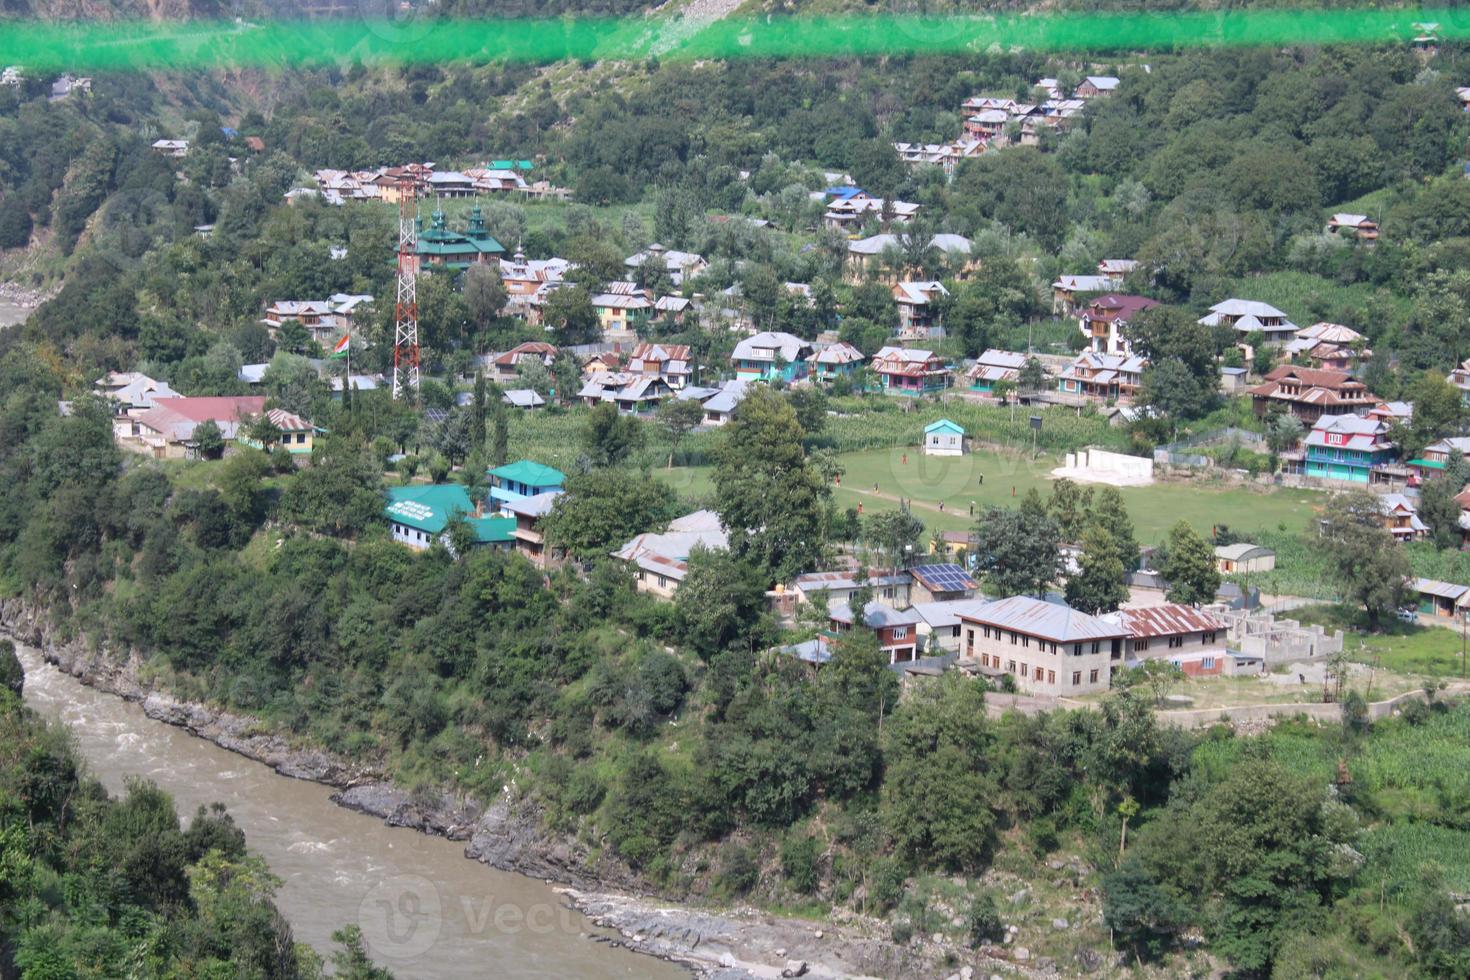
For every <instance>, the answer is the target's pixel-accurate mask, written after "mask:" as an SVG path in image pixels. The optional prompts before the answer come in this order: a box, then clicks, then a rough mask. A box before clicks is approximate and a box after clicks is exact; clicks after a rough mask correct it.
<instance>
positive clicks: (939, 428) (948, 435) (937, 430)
mask: <svg viewBox="0 0 1470 980" xmlns="http://www.w3.org/2000/svg"><path fill="white" fill-rule="evenodd" d="M964 454H965V430H964V428H963V427H962V426H961V425H960V424H959V423H958V422H951V421H950V420H949V419H940V420H938V421H937V422H930V423H929V424H928V425H926V426H924V455H925V456H963V455H964Z"/></svg>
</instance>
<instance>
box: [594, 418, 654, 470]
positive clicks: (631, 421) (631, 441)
mask: <svg viewBox="0 0 1470 980" xmlns="http://www.w3.org/2000/svg"><path fill="white" fill-rule="evenodd" d="M645 436H646V433H645V432H644V431H643V423H642V422H640V421H638V420H637V419H635V418H633V417H632V416H631V415H623V414H621V413H619V412H618V407H617V406H616V405H614V404H613V403H612V402H601V403H599V404H598V405H597V407H596V408H594V409H592V411H591V412H590V413H589V414H588V415H587V422H586V424H585V425H584V426H583V427H582V446H583V448H584V449H585V450H586V452H587V456H588V458H590V459H591V460H592V462H593V463H594V464H595V465H597V466H616V465H618V464H619V463H621V462H623V461H624V460H626V459H627V458H628V457H629V456H631V455H632V454H633V453H634V452H636V451H637V450H639V449H641V448H643V442H644V439H645Z"/></svg>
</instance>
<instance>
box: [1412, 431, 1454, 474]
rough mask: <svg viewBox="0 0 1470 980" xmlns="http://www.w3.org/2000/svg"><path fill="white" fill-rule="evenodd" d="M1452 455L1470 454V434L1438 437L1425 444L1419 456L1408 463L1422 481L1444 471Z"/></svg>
mask: <svg viewBox="0 0 1470 980" xmlns="http://www.w3.org/2000/svg"><path fill="white" fill-rule="evenodd" d="M1451 456H1460V457H1464V456H1470V436H1449V437H1447V438H1444V439H1437V440H1435V441H1434V442H1431V443H1430V444H1429V445H1427V446H1425V447H1424V449H1423V450H1422V451H1421V452H1420V453H1419V455H1418V456H1417V457H1415V458H1414V459H1411V460H1409V461H1408V462H1407V463H1405V464H1404V465H1406V466H1407V467H1408V468H1409V469H1411V470H1413V471H1414V473H1415V475H1416V476H1417V477H1418V478H1419V479H1420V480H1421V481H1422V480H1427V479H1429V478H1430V477H1432V476H1434V475H1435V474H1436V473H1440V472H1443V471H1444V468H1445V467H1446V466H1447V465H1449V461H1450V457H1451Z"/></svg>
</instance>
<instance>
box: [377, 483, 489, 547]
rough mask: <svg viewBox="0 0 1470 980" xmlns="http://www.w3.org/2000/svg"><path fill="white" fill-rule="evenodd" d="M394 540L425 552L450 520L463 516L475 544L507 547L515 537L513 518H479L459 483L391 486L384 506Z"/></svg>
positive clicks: (440, 535) (442, 533)
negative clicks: (473, 535) (471, 532)
mask: <svg viewBox="0 0 1470 980" xmlns="http://www.w3.org/2000/svg"><path fill="white" fill-rule="evenodd" d="M383 516H384V517H386V518H387V519H388V524H389V527H390V528H391V529H392V532H393V540H394V541H398V542H400V543H402V544H406V545H408V546H409V547H410V548H414V549H417V550H419V551H423V550H425V549H427V548H431V547H433V545H434V542H435V541H438V540H439V539H440V538H441V537H443V535H444V532H445V530H446V529H447V528H448V527H449V522H450V521H452V520H454V519H455V518H456V517H463V518H464V519H465V522H466V523H467V524H468V525H469V527H470V530H472V531H473V532H474V534H475V543H476V544H481V545H491V546H495V547H505V548H508V547H510V546H511V545H512V543H513V542H514V540H515V529H516V521H515V518H514V517H479V516H476V514H475V504H474V502H473V501H471V500H470V495H469V494H468V493H467V492H466V491H465V488H464V487H462V486H460V485H459V484H457V483H448V484H442V483H441V484H433V485H428V486H425V485H411V486H406V487H389V488H388V503H387V505H386V506H384V508H383Z"/></svg>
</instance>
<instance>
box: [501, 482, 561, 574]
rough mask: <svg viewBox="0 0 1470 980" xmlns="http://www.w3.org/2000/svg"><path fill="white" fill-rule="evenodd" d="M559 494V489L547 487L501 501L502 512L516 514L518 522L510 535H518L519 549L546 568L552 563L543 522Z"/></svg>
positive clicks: (526, 556) (529, 559)
mask: <svg viewBox="0 0 1470 980" xmlns="http://www.w3.org/2000/svg"><path fill="white" fill-rule="evenodd" d="M560 494H561V491H560V490H559V489H558V490H546V491H543V492H541V493H538V494H535V495H534V496H530V497H512V498H510V499H508V500H502V501H501V502H500V513H501V514H503V515H507V516H509V517H512V518H514V519H515V522H516V523H515V529H514V530H513V531H511V536H512V537H513V538H515V549H516V551H518V552H520V553H521V554H522V555H523V556H525V558H526V560H527V561H529V562H530V563H531V564H533V565H535V566H536V567H537V568H546V567H547V566H548V564H550V556H549V555H548V554H547V552H546V532H545V531H544V530H543V529H542V526H541V522H542V520H543V519H544V518H545V517H546V515H547V514H549V513H551V508H552V506H553V505H554V504H555V503H556V498H557V497H558V496H559V495H560Z"/></svg>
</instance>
